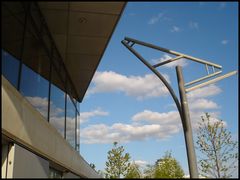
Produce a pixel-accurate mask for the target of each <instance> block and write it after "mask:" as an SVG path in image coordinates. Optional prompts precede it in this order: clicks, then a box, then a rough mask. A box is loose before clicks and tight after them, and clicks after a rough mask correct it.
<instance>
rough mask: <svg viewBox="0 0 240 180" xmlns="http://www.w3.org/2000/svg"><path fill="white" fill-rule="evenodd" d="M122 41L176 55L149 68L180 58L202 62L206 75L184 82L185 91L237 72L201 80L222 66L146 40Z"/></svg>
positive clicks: (213, 74)
mask: <svg viewBox="0 0 240 180" xmlns="http://www.w3.org/2000/svg"><path fill="white" fill-rule="evenodd" d="M122 43H123V44H124V43H125V44H124V45H125V46H126V45H128V44H129V43H132V44H131V45H130V47H131V48H133V45H135V44H138V45H142V46H146V47H149V48H152V49H156V50H159V51H162V52H165V53H168V54H171V55H175V56H176V57H173V58H171V59H168V60H166V61H163V62H160V63H157V64H155V65H150V64H149V66H150V67H151V68H157V67H159V66H162V65H165V64H168V63H171V62H174V61H177V60H180V59H182V58H185V59H187V60H191V61H195V62H198V63H201V64H204V65H205V68H206V71H207V75H206V76H203V77H200V78H198V79H196V80H193V81H191V82H188V83H185V84H184V86H185V87H188V88H187V89H185V92H189V91H192V90H195V89H197V88H200V87H203V86H206V85H209V84H211V83H214V82H216V81H219V80H222V79H224V78H226V77H229V76H232V75H234V74H237V71H232V72H229V73H227V74H225V75H222V76H219V77H216V78H214V79H211V80H209V81H207V82H203V81H204V80H207V79H209V78H212V77H214V76H217V75H220V74H221V73H222V71H221V69H222V66H221V65H219V64H215V63H212V62H209V61H206V60H204V59H200V58H196V57H193V56H190V55H187V54H183V53H179V52H177V51H173V50H170V49H166V48H163V47H160V46H156V45H153V44H150V43H146V42H143V41H139V40H136V39H133V38H129V37H125V38H124V40H123V41H122ZM129 50H130V49H129ZM135 55H136V54H135ZM209 66H211V67H212V73H210V72H209ZM196 83H200V84H197V85H195V84H196ZM192 85H195V86H192ZM189 86H192V87H189Z"/></svg>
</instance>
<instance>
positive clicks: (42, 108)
mask: <svg viewBox="0 0 240 180" xmlns="http://www.w3.org/2000/svg"><path fill="white" fill-rule="evenodd" d="M26 98H27V100H28V101H29V102H30V103H31V104H32V105H33V106H34V107H35V108H36V109H37V110H38V111H39V112H40V113H41V114H42V115H43V116H44V117H46V118H47V113H48V99H47V98H46V97H45V98H42V97H31V96H26ZM62 112H63V109H61V108H58V107H56V106H55V104H53V102H52V101H50V114H51V115H52V116H56V115H58V114H60V113H62Z"/></svg>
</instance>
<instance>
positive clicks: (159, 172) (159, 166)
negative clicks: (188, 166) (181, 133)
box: [154, 152, 184, 178]
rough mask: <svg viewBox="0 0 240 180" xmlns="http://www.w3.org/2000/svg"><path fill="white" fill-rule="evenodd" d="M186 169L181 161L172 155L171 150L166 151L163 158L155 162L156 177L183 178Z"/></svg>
mask: <svg viewBox="0 0 240 180" xmlns="http://www.w3.org/2000/svg"><path fill="white" fill-rule="evenodd" d="M183 176H184V171H183V169H182V168H181V166H180V164H179V162H178V161H177V160H176V159H175V158H173V157H172V155H171V152H166V153H165V155H164V156H163V158H161V159H158V160H157V161H156V163H155V173H154V177H155V178H183Z"/></svg>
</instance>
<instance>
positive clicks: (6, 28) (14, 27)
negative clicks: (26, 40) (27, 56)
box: [1, 2, 25, 88]
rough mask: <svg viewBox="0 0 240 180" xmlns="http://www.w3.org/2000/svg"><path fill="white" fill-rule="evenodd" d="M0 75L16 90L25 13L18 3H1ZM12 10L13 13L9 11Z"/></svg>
mask: <svg viewBox="0 0 240 180" xmlns="http://www.w3.org/2000/svg"><path fill="white" fill-rule="evenodd" d="M1 5H2V8H1V9H2V16H1V17H2V18H1V20H2V21H1V24H2V26H1V30H2V35H1V38H2V40H1V44H2V63H1V65H2V74H3V75H4V77H5V78H6V79H7V80H8V81H9V82H10V83H11V84H12V85H13V86H14V87H16V88H17V84H18V82H17V81H18V71H19V64H20V62H19V59H21V52H22V41H23V34H24V17H25V12H24V9H23V8H22V5H21V3H20V2H12V3H7V2H1ZM11 9H14V11H11Z"/></svg>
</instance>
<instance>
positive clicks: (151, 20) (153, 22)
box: [148, 13, 164, 25]
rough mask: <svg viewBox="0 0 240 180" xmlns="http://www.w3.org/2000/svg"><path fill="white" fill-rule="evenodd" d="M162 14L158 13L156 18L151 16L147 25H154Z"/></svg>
mask: <svg viewBox="0 0 240 180" xmlns="http://www.w3.org/2000/svg"><path fill="white" fill-rule="evenodd" d="M163 15H164V13H159V14H158V15H157V16H153V17H152V18H151V19H150V20H149V21H148V24H151V25H152V24H156V23H157V22H158V21H159V20H160V19H161V18H162V17H163Z"/></svg>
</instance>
